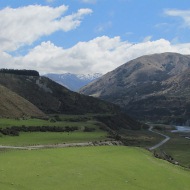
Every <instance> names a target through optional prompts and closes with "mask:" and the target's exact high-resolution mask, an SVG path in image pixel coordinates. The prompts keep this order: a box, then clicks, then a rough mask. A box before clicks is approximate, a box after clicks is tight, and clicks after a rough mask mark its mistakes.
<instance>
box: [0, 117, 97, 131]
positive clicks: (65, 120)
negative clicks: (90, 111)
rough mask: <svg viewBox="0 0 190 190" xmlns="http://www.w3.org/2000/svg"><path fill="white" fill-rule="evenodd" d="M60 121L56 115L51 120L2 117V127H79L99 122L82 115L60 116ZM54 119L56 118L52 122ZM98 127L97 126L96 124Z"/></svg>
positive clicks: (92, 125)
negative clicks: (56, 118)
mask: <svg viewBox="0 0 190 190" xmlns="http://www.w3.org/2000/svg"><path fill="white" fill-rule="evenodd" d="M83 117H84V116H83ZM59 118H60V121H56V120H55V119H54V117H50V119H49V120H44V119H31V118H28V119H22V118H21V119H7V118H0V128H6V127H11V126H22V125H24V126H57V127H66V126H70V127H72V126H74V127H75V126H77V127H85V126H87V127H94V126H96V124H97V121H96V120H93V119H92V118H90V117H89V118H87V117H86V118H85V119H83V118H82V116H81V117H80V116H78V117H77V116H73V117H72V116H60V117H59ZM52 120H54V121H53V122H52ZM96 127H97V126H96Z"/></svg>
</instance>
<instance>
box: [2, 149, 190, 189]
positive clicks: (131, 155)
mask: <svg viewBox="0 0 190 190" xmlns="http://www.w3.org/2000/svg"><path fill="white" fill-rule="evenodd" d="M0 172H1V175H0V189H2V190H18V189H19V190H36V189H38V190H55V189H59V190H76V189H77V190H89V189H90V190H108V189H109V190H116V189H119V190H126V189H129V190H160V189H163V190H179V189H180V190H189V187H190V173H189V171H186V170H184V169H183V168H181V167H179V166H175V165H172V164H170V163H168V162H166V161H163V160H160V159H156V158H154V157H152V155H151V154H150V153H149V152H147V151H146V150H143V149H140V148H132V147H125V146H101V147H80V148H79V147H76V148H62V149H41V150H26V151H23V150H22V151H18V150H17V151H16V150H15V151H6V152H0Z"/></svg>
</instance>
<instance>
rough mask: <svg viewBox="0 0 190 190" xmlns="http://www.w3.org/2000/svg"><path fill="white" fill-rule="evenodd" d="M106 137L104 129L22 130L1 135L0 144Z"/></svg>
mask: <svg viewBox="0 0 190 190" xmlns="http://www.w3.org/2000/svg"><path fill="white" fill-rule="evenodd" d="M105 139H107V133H106V132H104V131H95V132H82V131H75V132H69V133H67V132H59V133H58V132H32V133H30V132H28V133H27V132H22V133H20V135H19V136H1V137H0V145H8V146H28V145H47V144H58V143H74V142H88V141H90V142H93V141H100V140H105Z"/></svg>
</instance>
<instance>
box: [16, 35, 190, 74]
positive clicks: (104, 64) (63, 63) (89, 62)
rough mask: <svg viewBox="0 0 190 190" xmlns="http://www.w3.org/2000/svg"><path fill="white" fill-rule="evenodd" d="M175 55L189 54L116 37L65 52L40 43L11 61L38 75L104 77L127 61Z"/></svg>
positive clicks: (181, 47)
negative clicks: (145, 57) (88, 75)
mask: <svg viewBox="0 0 190 190" xmlns="http://www.w3.org/2000/svg"><path fill="white" fill-rule="evenodd" d="M163 52H178V53H183V54H189V52H190V43H189V44H177V45H172V44H171V43H170V42H169V41H167V40H165V39H160V40H156V41H146V42H142V43H138V44H132V43H130V42H127V41H122V40H121V39H120V37H114V38H109V37H107V36H102V37H97V38H95V39H93V40H90V41H88V42H79V43H78V44H76V45H75V46H73V47H71V48H69V49H63V48H62V47H57V46H55V45H54V44H53V43H51V42H43V43H41V45H39V46H37V47H35V48H34V49H33V50H31V52H30V53H29V54H27V55H26V56H24V57H17V58H15V59H14V62H15V64H17V63H19V64H20V65H18V67H21V68H26V69H37V70H38V71H39V72H40V73H42V74H43V73H49V72H51V73H52V72H54V73H64V72H71V73H95V72H100V73H106V72H108V71H111V70H113V69H115V68H116V67H118V66H120V65H122V64H124V63H126V62H127V61H129V60H132V59H134V58H137V57H139V56H142V55H146V54H153V53H163Z"/></svg>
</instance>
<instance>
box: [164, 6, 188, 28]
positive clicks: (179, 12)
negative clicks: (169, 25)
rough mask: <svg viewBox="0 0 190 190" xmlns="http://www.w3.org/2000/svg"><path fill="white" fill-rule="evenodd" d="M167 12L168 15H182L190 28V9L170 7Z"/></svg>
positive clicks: (185, 23) (185, 24)
mask: <svg viewBox="0 0 190 190" xmlns="http://www.w3.org/2000/svg"><path fill="white" fill-rule="evenodd" d="M165 14H166V15H168V16H175V17H180V18H181V19H183V21H184V26H186V27H189V28H190V10H177V9H168V10H165Z"/></svg>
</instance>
